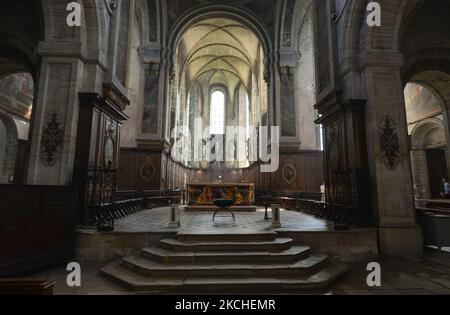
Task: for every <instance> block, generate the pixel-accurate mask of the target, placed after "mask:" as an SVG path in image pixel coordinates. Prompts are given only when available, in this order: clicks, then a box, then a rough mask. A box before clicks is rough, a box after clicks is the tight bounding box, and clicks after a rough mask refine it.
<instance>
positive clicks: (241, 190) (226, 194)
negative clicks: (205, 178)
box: [185, 183, 256, 212]
mask: <svg viewBox="0 0 450 315" xmlns="http://www.w3.org/2000/svg"><path fill="white" fill-rule="evenodd" d="M235 191H236V192H237V193H236V203H235V205H234V206H233V207H231V209H232V210H233V211H249V212H254V211H256V206H255V205H254V203H255V185H254V184H244V183H239V184H237V183H223V184H188V185H187V198H188V200H187V207H186V209H185V210H186V211H214V210H216V209H217V208H216V206H214V200H215V199H233V196H234V192H235Z"/></svg>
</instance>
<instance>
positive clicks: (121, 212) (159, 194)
mask: <svg viewBox="0 0 450 315" xmlns="http://www.w3.org/2000/svg"><path fill="white" fill-rule="evenodd" d="M116 198H117V201H115V202H113V203H107V204H103V205H101V206H100V207H98V208H97V209H96V212H95V215H94V217H93V219H94V223H95V226H96V228H97V229H98V230H102V231H113V230H114V225H115V221H116V220H118V219H121V218H124V217H126V216H129V215H132V214H135V213H137V212H140V211H143V210H149V209H154V208H159V207H165V206H169V205H170V204H180V203H181V201H182V200H181V199H182V192H181V191H179V190H178V191H177V190H148V191H142V192H138V191H130V190H128V191H118V192H116Z"/></svg>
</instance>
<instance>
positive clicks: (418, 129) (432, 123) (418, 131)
mask: <svg viewBox="0 0 450 315" xmlns="http://www.w3.org/2000/svg"><path fill="white" fill-rule="evenodd" d="M444 129H445V123H444V122H443V121H442V120H440V119H437V118H429V119H426V120H424V121H422V122H420V123H419V124H418V125H417V126H415V127H414V129H413V131H412V132H411V146H412V149H413V150H414V149H424V148H436V147H439V148H444V147H445V130H444ZM437 134H439V135H440V136H439V137H432V135H437ZM432 138H434V139H432ZM436 140H440V141H438V142H436Z"/></svg>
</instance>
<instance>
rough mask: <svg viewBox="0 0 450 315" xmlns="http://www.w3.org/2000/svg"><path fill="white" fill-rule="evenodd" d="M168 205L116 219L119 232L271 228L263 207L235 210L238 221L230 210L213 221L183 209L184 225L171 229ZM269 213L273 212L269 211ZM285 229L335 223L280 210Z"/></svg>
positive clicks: (329, 226)
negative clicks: (233, 217)
mask: <svg viewBox="0 0 450 315" xmlns="http://www.w3.org/2000/svg"><path fill="white" fill-rule="evenodd" d="M169 211H170V209H169V208H157V209H152V210H146V211H142V212H138V213H135V214H133V215H131V216H128V217H125V218H123V219H120V220H118V221H117V222H116V227H115V231H116V232H119V233H121V232H128V233H129V232H136V233H139V232H150V231H151V232H168V231H181V232H191V231H194V232H196V233H199V234H202V233H223V232H224V231H225V232H226V233H238V232H239V233H247V232H248V233H253V232H261V231H270V230H272V228H271V222H270V221H266V220H264V210H263V209H258V211H256V212H236V213H235V216H236V222H234V221H233V219H232V218H231V217H226V216H227V215H228V214H227V213H220V214H219V215H220V216H224V217H218V218H216V221H215V222H214V223H213V222H212V215H213V214H212V212H185V211H183V210H181V211H180V218H181V222H182V227H181V228H179V229H170V228H168V227H167V226H168V223H169V214H170V213H169ZM269 213H270V212H269ZM281 222H282V228H281V229H279V230H294V231H330V230H333V223H331V222H327V221H325V220H320V219H316V218H314V217H312V216H309V215H305V214H302V213H297V212H293V211H284V210H282V211H281Z"/></svg>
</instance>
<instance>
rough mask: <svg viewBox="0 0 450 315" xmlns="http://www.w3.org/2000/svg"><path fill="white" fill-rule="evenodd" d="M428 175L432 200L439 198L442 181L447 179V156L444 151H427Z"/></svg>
mask: <svg viewBox="0 0 450 315" xmlns="http://www.w3.org/2000/svg"><path fill="white" fill-rule="evenodd" d="M427 160H428V173H429V176H430V191H431V197H432V198H440V194H441V191H442V190H443V185H442V179H443V178H447V177H448V168H447V154H446V151H445V150H427Z"/></svg>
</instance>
